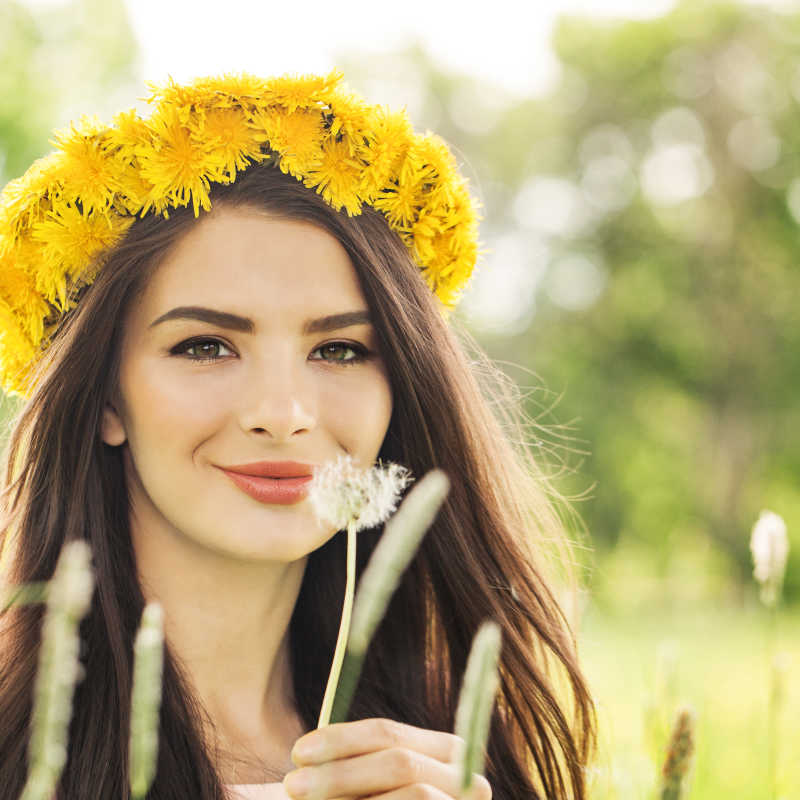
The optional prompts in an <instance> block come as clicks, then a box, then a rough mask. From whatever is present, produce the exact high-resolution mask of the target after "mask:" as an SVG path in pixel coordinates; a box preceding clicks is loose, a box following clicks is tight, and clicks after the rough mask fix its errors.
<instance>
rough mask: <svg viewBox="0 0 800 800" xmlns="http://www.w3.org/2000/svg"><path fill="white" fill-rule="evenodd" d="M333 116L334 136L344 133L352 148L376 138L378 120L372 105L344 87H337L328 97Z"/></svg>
mask: <svg viewBox="0 0 800 800" xmlns="http://www.w3.org/2000/svg"><path fill="white" fill-rule="evenodd" d="M328 105H329V106H330V109H331V114H332V118H331V120H330V132H331V135H332V136H337V137H338V136H340V135H341V134H344V135H345V136H346V138H347V140H348V142H350V145H351V153H353V152H355V151H354V150H353V149H352V148H354V147H356V146H358V145H359V144H360V143H361V142H362V141H363V140H365V139H366V140H367V141H370V140H372V139H373V138H374V136H375V132H374V128H375V126H376V124H377V122H378V120H377V119H376V116H375V113H374V112H373V110H372V107H371V106H367V105H366V104H365V103H364V101H363V99H361V98H360V97H358V96H357V95H355V94H353V93H352V92H350V91H348V90H346V89H344V88H341V87H339V88H337V89H335V90H334V91H332V92H331V95H330V98H329V99H328Z"/></svg>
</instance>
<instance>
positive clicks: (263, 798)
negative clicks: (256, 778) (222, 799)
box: [225, 783, 289, 800]
mask: <svg viewBox="0 0 800 800" xmlns="http://www.w3.org/2000/svg"><path fill="white" fill-rule="evenodd" d="M225 788H226V789H228V791H229V792H230V793H231V794H230V800H289V795H288V794H286V790H285V789H284V788H283V784H282V783H235V784H228V785H227V786H226V787H225Z"/></svg>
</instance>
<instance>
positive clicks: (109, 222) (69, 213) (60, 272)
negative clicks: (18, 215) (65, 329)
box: [33, 203, 133, 309]
mask: <svg viewBox="0 0 800 800" xmlns="http://www.w3.org/2000/svg"><path fill="white" fill-rule="evenodd" d="M132 222H133V218H132V217H119V216H117V215H104V214H98V213H97V212H91V213H88V212H84V213H81V211H80V209H78V208H77V207H76V206H74V205H71V204H69V203H61V204H59V205H58V206H57V207H56V208H55V209H54V210H53V211H51V212H50V214H49V215H48V219H46V220H44V221H43V222H39V223H37V224H36V225H35V226H34V228H33V238H34V239H35V240H36V241H39V242H41V245H42V246H41V260H40V263H39V264H38V265H37V269H36V276H35V282H36V289H37V290H38V291H39V292H41V294H42V296H43V297H44V298H45V299H46V300H47V301H48V302H50V303H53V304H56V305H57V306H58V307H59V308H62V309H63V308H64V307H65V305H66V300H67V288H68V287H67V278H69V279H70V280H71V281H72V282H74V281H76V280H79V279H80V276H81V273H82V272H84V271H85V270H87V269H89V268H90V266H91V263H92V261H93V260H94V259H95V258H96V257H97V256H98V255H99V254H100V253H101V252H102V251H104V250H108V249H110V248H111V247H113V246H114V245H115V244H116V243H117V242H118V241H119V240H120V239H121V238H122V236H123V235H124V233H125V231H126V230H127V229H128V228H129V227H130V225H131V223H132Z"/></svg>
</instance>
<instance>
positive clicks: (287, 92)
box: [264, 70, 343, 111]
mask: <svg viewBox="0 0 800 800" xmlns="http://www.w3.org/2000/svg"><path fill="white" fill-rule="evenodd" d="M342 77H343V76H342V73H341V72H339V71H338V70H333V71H332V72H330V73H329V74H328V75H282V76H281V77H279V78H272V79H270V80H268V81H267V82H266V87H265V91H264V97H265V100H268V101H269V102H271V103H280V104H281V105H283V106H286V108H287V109H288V110H289V111H294V110H295V109H297V108H311V107H313V106H315V105H317V104H318V103H326V102H327V100H328V97H329V96H330V94H331V92H332V90H333V89H334V87H335V86H336V85H337V84H338V83H339V82H340V81H341V80H342Z"/></svg>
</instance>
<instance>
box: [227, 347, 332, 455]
mask: <svg viewBox="0 0 800 800" xmlns="http://www.w3.org/2000/svg"><path fill="white" fill-rule="evenodd" d="M239 407H240V412H239V419H240V424H241V426H242V429H243V430H244V431H245V432H248V433H249V432H252V433H258V434H263V435H265V436H267V437H269V438H270V439H275V440H278V441H280V440H286V439H289V438H291V437H292V436H293V435H295V434H297V433H305V432H309V431H311V430H313V428H314V427H315V425H316V419H317V408H316V398H315V396H314V388H313V383H312V380H311V376H310V375H308V374H307V373H306V370H305V369H304V366H303V365H300V364H299V363H295V362H294V360H293V359H290V358H281V359H275V358H274V357H273V358H272V359H271V360H270V362H269V363H268V364H267V363H265V362H263V361H260V362H259V366H258V367H256V368H255V369H254V374H252V375H251V376H249V380H248V386H247V388H246V389H245V390H244V392H243V396H242V397H241V398H240V402H239Z"/></svg>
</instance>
